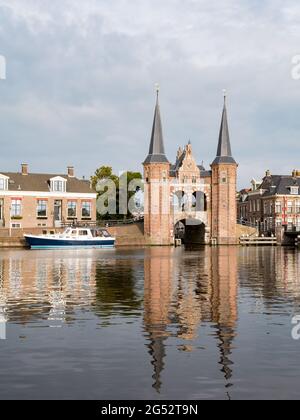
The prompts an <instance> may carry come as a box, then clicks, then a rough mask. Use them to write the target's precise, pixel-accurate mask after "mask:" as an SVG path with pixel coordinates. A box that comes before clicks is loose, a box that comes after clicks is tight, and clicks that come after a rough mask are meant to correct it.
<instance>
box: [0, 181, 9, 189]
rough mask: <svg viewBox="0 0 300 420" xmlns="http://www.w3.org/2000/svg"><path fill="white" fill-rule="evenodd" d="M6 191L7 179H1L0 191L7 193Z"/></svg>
mask: <svg viewBox="0 0 300 420" xmlns="http://www.w3.org/2000/svg"><path fill="white" fill-rule="evenodd" d="M6 190H7V179H6V178H0V191H6Z"/></svg>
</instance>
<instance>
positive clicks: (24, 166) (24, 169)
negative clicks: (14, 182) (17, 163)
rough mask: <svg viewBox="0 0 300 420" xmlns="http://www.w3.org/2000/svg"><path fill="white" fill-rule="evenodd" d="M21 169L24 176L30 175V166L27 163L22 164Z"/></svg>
mask: <svg viewBox="0 0 300 420" xmlns="http://www.w3.org/2000/svg"><path fill="white" fill-rule="evenodd" d="M21 168H22V175H28V165H27V163H22V165H21Z"/></svg>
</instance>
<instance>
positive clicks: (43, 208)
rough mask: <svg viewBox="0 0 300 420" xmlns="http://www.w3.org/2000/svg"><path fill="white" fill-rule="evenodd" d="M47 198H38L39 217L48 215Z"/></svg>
mask: <svg viewBox="0 0 300 420" xmlns="http://www.w3.org/2000/svg"><path fill="white" fill-rule="evenodd" d="M47 204H48V203H47V200H38V201H37V217H39V218H40V217H41V218H42V217H44V218H46V217H47Z"/></svg>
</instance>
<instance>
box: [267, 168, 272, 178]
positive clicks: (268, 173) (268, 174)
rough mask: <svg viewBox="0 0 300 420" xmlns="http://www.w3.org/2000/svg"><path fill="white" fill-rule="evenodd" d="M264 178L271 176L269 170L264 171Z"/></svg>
mask: <svg viewBox="0 0 300 420" xmlns="http://www.w3.org/2000/svg"><path fill="white" fill-rule="evenodd" d="M266 176H267V177H270V176H271V171H270V170H269V169H268V170H267V171H266Z"/></svg>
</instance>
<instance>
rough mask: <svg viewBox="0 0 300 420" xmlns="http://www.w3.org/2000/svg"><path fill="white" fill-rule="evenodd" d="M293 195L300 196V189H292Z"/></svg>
mask: <svg viewBox="0 0 300 420" xmlns="http://www.w3.org/2000/svg"><path fill="white" fill-rule="evenodd" d="M290 190H291V195H299V187H290Z"/></svg>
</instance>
